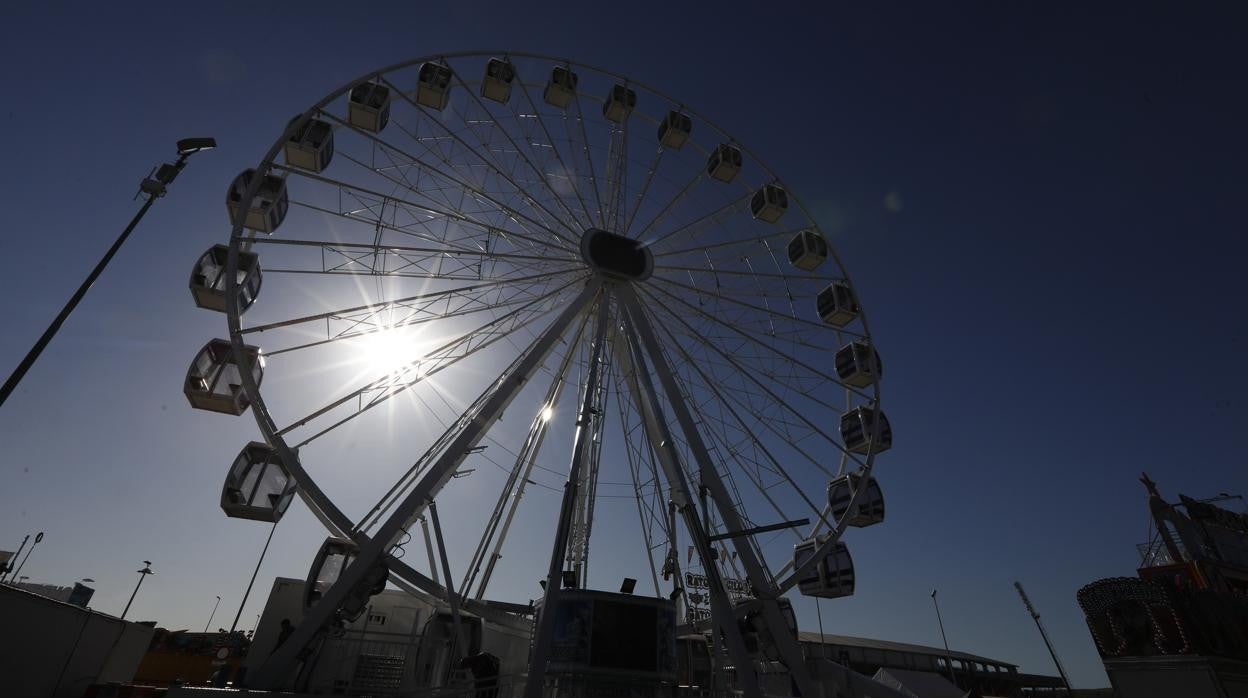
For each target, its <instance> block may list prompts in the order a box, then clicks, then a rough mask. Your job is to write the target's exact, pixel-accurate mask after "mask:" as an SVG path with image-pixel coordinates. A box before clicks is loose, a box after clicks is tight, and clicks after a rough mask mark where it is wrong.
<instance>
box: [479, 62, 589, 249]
mask: <svg viewBox="0 0 1248 698" xmlns="http://www.w3.org/2000/svg"><path fill="white" fill-rule="evenodd" d="M513 70H514V67H513ZM454 76H455V79H456V80H458V81H459V84H460V85H462V86H463V88H464V91H465V92H467V93H468V95H469V96H471V97H472V99H473V101H474V102H475V103H476V105H477V107H478V108H479V109H481V111H483V112H484V113H485V114H487V115H490V116H491V117H492V114H491V112H490V110H489V108H488V107H487V106H486V105H485V103H484V102H482V101H481V98H480V97H479V96H477V93H476V92H474V91H473V90H472V89H471V88H470V87H469V85H468V83H466V82H464V80H463V78H461V77H460V76H459V73H458V72H455V73H454ZM515 82H520V75H519V73H518V72H517V73H516V76H515ZM526 94H527V93H526ZM512 113H513V114H514V112H512ZM534 113H535V114H536V109H535V110H534ZM539 118H540V117H539ZM517 121H519V120H518V119H517ZM490 125H491V127H492V129H496V130H497V131H498V132H499V133H501V134H502V135H503V137H504V138H505V139H506V140H507V143H508V144H509V145H511V147H512V149H513V150H514V151H515V153H516V155H517V156H519V157H520V159H521V160H522V161H523V162H524V164H526V165H528V168H529V170H530V171H531V172H533V174H534V175H536V177H537V179H538V181H540V182H541V183H542V185H543V186H544V187H545V189H546V191H547V192H548V193H549V194H550V195H551V197H552V198H553V199H554V200H555V201H557V202H559V205H560V206H562V207H563V211H564V213H566V214H567V216H568V218H567V219H566V221H564V219H561V218H560V217H559V216H557V215H556V214H555V213H554V212H552V211H550V209H547V208H546V207H545V206H541V204H540V202H538V201H537V199H536V197H532V196H531V195H529V194H528V192H527V191H526V192H525V196H529V198H531V199H532V200H533V202H534V204H535V205H537V206H540V207H541V208H542V210H544V211H546V213H547V214H549V215H550V216H552V217H553V218H554V219H555V220H559V221H561V222H563V223H564V227H566V228H567V229H568V231H569V232H571V233H572V234H573V235H579V234H580V232H581V231H578V230H576V229H575V228H574V227H573V226H571V225H569V224H568V223H567V221H575V220H576V216H575V214H573V213H572V209H571V208H569V207H568V205H567V202H565V201H564V200H563V197H561V196H559V195H558V194H557V193H556V192H555V190H554V189H553V188H552V187H551V186H550V182H548V181H546V176H545V174H544V173H543V171H542V170H541V169H539V168H538V167H537V165H535V164H534V163H533V161H532V160H530V159H529V157H528V156H527V155H526V154H525V152H524V149H523V148H521V147H520V145H519V144H518V143H516V140H515V139H514V138H513V137H512V135H511V134H510V133H509V132H508V131H507V129H506V128H505V127H503V125H502V123H501V122H500V121H499V120H498V119H494V118H491V119H490ZM552 146H553V144H552Z"/></svg>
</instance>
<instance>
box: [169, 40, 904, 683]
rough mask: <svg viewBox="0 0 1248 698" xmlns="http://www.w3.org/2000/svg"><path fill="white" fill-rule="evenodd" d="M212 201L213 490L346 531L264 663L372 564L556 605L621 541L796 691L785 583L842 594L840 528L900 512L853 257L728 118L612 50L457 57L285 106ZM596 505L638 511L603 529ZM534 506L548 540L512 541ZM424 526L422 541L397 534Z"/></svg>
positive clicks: (337, 617)
mask: <svg viewBox="0 0 1248 698" xmlns="http://www.w3.org/2000/svg"><path fill="white" fill-rule="evenodd" d="M226 203H227V208H228V212H229V216H230V222H231V223H232V224H233V229H232V232H231V235H230V238H229V241H228V244H220V245H215V246H213V247H212V248H210V249H209V250H208V251H207V252H205V253H204V254H203V255H202V257H201V258H200V259H199V260H198V261H197V262H196V264H195V266H194V269H193V271H192V276H191V282H190V286H191V291H192V295H193V296H194V298H195V301H196V303H197V305H199V306H200V307H203V308H207V309H211V310H215V311H218V312H221V313H223V314H224V315H225V318H226V321H227V328H228V334H227V335H225V336H224V337H223V338H221V339H215V340H212V341H211V342H209V343H208V344H207V345H205V346H204V348H203V349H202V350H201V351H200V352H199V353H198V355H197V356H196V357H195V359H194V361H193V363H192V365H191V367H190V369H189V371H188V374H187V379H186V385H185V393H186V395H187V397H188V399H189V401H190V402H191V404H192V406H194V407H197V408H201V409H205V410H210V411H215V412H219V413H224V414H230V415H241V414H242V413H243V412H245V411H246V410H247V409H248V408H250V410H251V412H252V414H253V415H254V416H255V419H256V422H257V424H258V426H259V431H260V436H261V438H260V439H258V440H257V441H255V442H252V443H250V444H247V445H245V446H243V447H242V450H241V452H240V453H239V455H238V457H237V459H236V460H235V461H234V463H233V464H232V466H231V467H230V468H229V471H228V473H227V476H226V482H225V486H224V488H223V493H222V500H221V503H222V508H223V509H225V511H226V513H227V514H229V515H230V516H235V517H241V518H250V519H256V520H262V521H269V522H274V523H276V522H277V520H278V519H280V518H281V516H282V515H283V513H284V512H285V511H286V509H287V507H288V506H289V504H290V503H291V501H292V500H293V498H294V497H295V496H296V495H297V496H298V497H299V498H300V499H301V500H302V501H303V502H304V503H305V504H306V505H307V506H308V508H309V509H310V510H311V511H312V513H313V514H314V515H315V516H316V517H317V518H318V519H319V520H320V521H321V522H323V523H324V525H325V526H326V528H327V529H328V530H329V533H330V538H329V539H328V540H327V541H326V543H325V545H324V546H323V547H322V548H321V550H320V552H319V553H318V555H317V558H316V560H315V562H314V564H313V569H312V573H311V574H310V576H309V584H308V586H307V590H306V593H307V613H306V616H305V619H304V622H303V623H302V624H301V625H300V626H299V627H298V629H297V630H296V632H295V634H294V635H292V636H291V638H290V640H289V641H288V642H286V643H285V644H284V645H283V646H282V647H281V648H280V649H279V650H277V651H276V652H275V653H274V655H273V656H272V657H271V658H270V659H269V661H268V663H267V664H266V665H265V666H264V667H263V669H262V670H261V672H259V673H258V674H256V675H255V676H254V677H253V683H256V684H257V685H260V686H261V687H263V684H265V683H266V682H267V683H269V684H275V683H276V682H277V681H278V680H279V679H278V677H280V676H281V675H282V672H283V671H284V670H285V669H286V668H287V667H288V666H289V665H290V664H291V663H293V662H294V661H296V657H297V655H298V653H299V652H300V650H301V649H302V648H303V647H304V646H306V645H308V644H309V643H310V642H312V641H314V640H315V638H316V636H317V633H319V632H322V631H323V629H324V628H326V627H330V626H332V624H333V623H335V622H340V621H342V620H343V619H348V620H349V619H351V618H353V617H355V616H358V615H359V614H360V612H361V611H362V609H363V608H364V607H365V604H366V603H367V601H368V598H369V596H370V595H371V594H374V593H376V592H377V591H379V590H380V589H381V588H382V587H384V585H385V583H386V582H387V581H389V582H391V583H393V584H395V585H397V586H399V587H401V588H404V589H408V590H411V591H416V592H420V593H424V594H430V595H433V596H434V597H436V598H438V599H441V600H443V601H444V602H446V603H448V604H450V606H451V608H452V609H453V610H454V611H455V612H457V613H458V612H464V613H472V614H475V615H477V616H479V617H481V618H486V619H490V620H493V621H496V622H500V623H507V622H516V619H517V618H526V617H527V615H531V614H532V608H530V607H529V606H528V605H527V604H525V603H524V597H525V595H532V593H533V592H531V591H528V590H526V591H524V592H522V593H521V594H520V595H519V597H517V598H505V597H507V596H508V595H509V590H510V589H511V588H512V587H513V586H514V583H513V582H512V581H510V580H515V579H526V580H533V579H537V578H541V579H542V580H543V582H544V583H543V585H542V589H541V590H539V592H540V593H541V594H542V601H541V604H542V605H543V606H544V607H546V608H552V607H553V606H551V605H550V604H551V603H554V602H555V601H556V600H557V598H558V596H559V595H560V594H561V593H565V590H567V589H570V588H582V589H583V588H589V587H591V586H594V585H595V584H597V585H601V584H602V581H601V579H598V578H596V577H594V576H593V575H592V574H591V570H596V569H599V568H600V567H601V566H602V565H604V564H609V562H610V560H611V559H612V558H615V557H617V556H618V554H619V551H626V550H632V551H634V552H635V553H636V555H637V557H638V558H639V559H644V560H645V563H644V564H645V566H644V567H643V568H642V570H641V571H639V573H638V575H637V576H638V577H640V578H642V582H641V589H643V590H646V591H645V593H650V592H653V595H654V596H655V597H661V598H673V599H675V600H676V603H678V604H680V608H681V609H682V613H681V616H680V622H682V623H683V624H686V625H688V626H689V627H690V628H701V629H703V630H705V629H708V628H710V627H712V626H715V627H718V628H719V629H720V630H721V631H722V633H723V637H724V638H725V646H726V652H727V654H728V655H729V656H730V657H731V658H732V659H733V662H734V664H735V665H736V666H738V667H742V666H749V665H750V663H751V661H752V659H751V658H752V656H753V653H756V652H763V653H765V654H768V656H771V655H774V656H772V658H773V659H778V660H779V661H782V662H784V663H785V664H786V665H788V666H789V668H790V670H792V671H793V677H794V680H795V681H796V682H797V685H798V686H799V687H803V688H804V689H805V687H807V686H809V685H810V681H811V678H810V677H809V676H808V675H805V674H804V672H805V671H806V669H805V668H804V665H803V663H802V661H801V654H800V648H799V646H798V644H797V641H796V637H795V630H796V626H795V622H794V620H793V618H792V610H791V607H790V606H789V605H788V604H787V602H786V601H785V600H784V598H783V597H784V595H785V594H786V593H787V592H789V591H791V590H793V589H794V588H796V589H797V590H798V591H799V592H801V593H803V594H806V595H810V596H815V597H823V598H835V597H841V596H847V595H849V594H852V593H853V589H854V572H853V565H852V561H851V558H850V556H849V550H848V547H847V546H846V544H845V542H844V541H843V540H842V538H843V534H844V532H845V531H846V529H847V527H853V526H867V525H871V524H874V523H878V522H879V521H881V520H882V519H883V516H884V502H883V497H882V494H881V491H880V488H879V485H878V484H877V482H876V480H875V478H874V477H873V476H872V471H873V464H874V460H875V456H876V455H877V454H878V453H880V452H882V451H884V450H886V449H887V448H888V447H889V446H890V445H891V440H892V434H891V429H890V427H889V425H888V421H887V419H886V418H885V416H884V413H883V412H882V410H881V406H880V397H879V381H880V378H881V375H882V364H881V361H880V358H879V355H878V354H877V353H876V351H875V348H874V345H873V344H872V341H871V337H870V333H869V332H868V326H867V319H866V315H865V313H864V311H863V310H862V308H861V307H860V305H859V301H858V296H857V293H856V292H855V291H854V288H853V285H852V284H851V282H850V279H849V275H848V273H847V272H846V270H845V268H844V267H843V266H842V264H841V261H840V259H839V258H838V257H837V255H836V253H835V251H834V250H832V249H831V247H830V245H829V244H828V240H827V237H826V236H825V235H824V234H823V233H822V232H820V230H819V227H818V225H817V223H816V222H815V221H814V220H813V218H812V217H811V216H810V214H809V213H808V212H807V211H806V209H805V208H803V206H802V205H801V203H800V202H799V201H798V199H797V197H796V196H795V195H794V193H793V192H791V191H789V189H788V188H787V187H786V185H785V183H784V182H783V180H781V179H780V178H779V177H778V176H777V175H776V174H775V173H773V172H772V171H771V170H769V169H768V168H767V167H766V166H765V165H764V164H763V163H762V162H761V161H760V160H759V159H758V158H757V157H755V156H754V154H753V153H751V152H750V151H749V150H748V149H747V148H746V147H745V146H744V145H743V144H741V143H740V142H739V141H737V140H735V139H734V138H732V137H731V136H729V135H728V134H726V133H724V132H723V131H722V130H720V129H719V128H718V127H716V126H715V125H714V124H713V123H712V122H711V121H709V120H707V119H706V118H705V117H703V116H702V115H700V114H698V113H697V112H696V111H694V110H693V109H692V108H690V107H689V106H687V105H685V104H683V103H681V102H679V101H678V100H675V99H673V98H670V97H668V96H666V95H665V94H663V93H661V92H659V91H657V90H654V89H652V88H649V87H647V86H645V85H643V84H641V83H638V82H636V81H634V80H631V79H629V78H627V77H625V76H622V75H618V74H616V73H612V72H610V71H606V70H601V69H597V68H592V67H589V66H586V65H583V64H578V63H575V62H571V61H567V60H563V59H557V58H550V57H545V56H539V55H530V54H519V53H494V54H477V53H474V54H447V55H440V56H435V57H430V58H423V59H417V60H413V61H408V62H404V63H401V64H398V65H395V66H391V67H387V68H385V69H382V70H379V71H376V72H374V73H370V74H368V75H366V76H363V77H362V78H360V79H358V80H356V81H354V82H351V83H350V84H348V85H345V86H343V87H341V88H340V89H337V90H335V91H333V92H332V93H330V94H329V95H328V96H327V97H325V98H324V99H322V100H321V101H319V102H317V103H316V104H315V105H313V106H312V107H310V108H308V109H307V110H305V111H304V112H303V113H301V114H298V115H296V116H294V118H292V119H291V120H290V122H289V123H288V124H287V125H286V127H285V129H284V131H283V132H282V133H281V134H280V136H279V137H278V139H277V141H276V142H275V143H274V144H273V146H272V148H271V149H270V150H269V151H268V152H267V153H266V154H265V155H264V157H263V159H262V160H261V161H260V162H259V164H257V165H256V166H255V167H254V168H251V169H247V170H246V171H244V172H243V173H241V174H240V175H239V176H238V177H237V178H236V179H235V180H234V181H233V182H232V183H231V184H230V186H229V188H228V191H227V195H226ZM262 280H263V284H262ZM608 501H612V502H616V501H618V502H626V503H629V505H630V507H631V508H632V509H635V511H634V512H633V513H632V514H631V517H632V518H631V521H632V524H630V525H629V526H628V527H622V526H619V525H616V524H614V523H613V525H612V526H611V528H610V529H609V530H605V531H604V530H602V527H601V526H600V527H599V528H598V529H595V527H594V522H595V520H596V519H598V518H601V517H602V506H605V505H604V504H603V502H608ZM439 502H454V503H455V506H456V509H457V512H458V514H459V516H460V520H461V521H462V520H464V519H463V508H464V506H465V505H466V504H468V505H470V508H471V510H472V512H475V513H474V514H473V516H475V518H476V523H475V529H474V526H471V525H470V526H465V525H457V526H455V527H454V530H450V529H448V528H444V527H443V526H442V525H441V522H440V518H439V514H438V508H437V507H438V503H439ZM530 508H536V509H537V511H535V512H534V511H530V510H529V509H530ZM443 515H444V516H445V512H444V514H443ZM470 518H471V517H470ZM613 521H614V520H613ZM517 522H520V523H519V525H513V524H517ZM534 522H541V523H540V526H543V527H544V528H543V530H542V531H541V535H540V536H539V538H540V539H541V540H544V541H545V542H544V547H545V550H549V551H550V553H549V555H548V556H545V553H543V555H544V557H542V558H541V559H535V558H534V556H533V555H531V554H527V555H512V556H508V555H507V554H506V553H507V552H508V550H509V547H508V542H509V538H514V537H515V536H516V535H517V531H518V530H520V529H521V528H522V527H524V526H530V527H531V526H533V525H538V524H535V523H534ZM429 523H432V524H433V527H434V529H435V533H436V538H437V541H438V549H439V551H440V553H441V555H440V557H441V559H440V560H439V559H437V557H438V556H435V555H434V553H433V547H432V544H430V548H429V560H428V566H425V565H423V564H421V563H420V562H417V559H418V558H419V557H420V556H416V555H411V554H406V553H410V548H411V547H412V546H411V545H410V540H411V538H412V536H413V533H412V530H413V527H416V526H420V527H422V528H424V529H425V530H424V535H425V539H426V540H428V539H429V538H428V529H427V526H428V524H429ZM470 529H474V530H470ZM552 543H553V545H552ZM405 546H406V548H405ZM448 549H450V550H451V551H452V552H453V553H454V555H453V556H452V557H455V558H456V559H457V560H458V561H459V563H460V564H459V566H458V567H459V568H458V569H453V568H452V565H451V564H450V563H449V562H448V559H449V558H448V555H447V551H448ZM604 551H607V552H605V553H604ZM591 553H592V554H591ZM603 560H606V561H607V562H605V563H604V562H602V561H603ZM591 565H592V566H591ZM526 566H527V567H526ZM500 580H504V581H501V582H500ZM630 592H631V589H630ZM511 596H513V597H514V596H515V594H511ZM553 615H554V614H550V613H548V614H538V617H537V621H536V622H535V623H534V624H533V631H532V632H533V654H532V660H531V666H530V668H529V678H530V687H531V686H532V685H534V684H536V685H538V687H539V688H538V689H535V690H540V683H541V679H540V677H541V676H542V675H543V672H544V671H545V667H546V659H547V655H546V653H547V652H548V651H549V644H550V633H551V632H552V630H551V625H550V624H551V623H552V622H553V620H551V619H552V618H553ZM525 622H528V621H525ZM751 633H756V634H759V635H761V636H762V637H764V638H765V641H764V642H763V643H762V645H764V646H763V647H762V648H761V649H759V647H758V646H759V643H758V642H757V641H756V640H757V638H754V640H755V641H753V642H751V638H750V637H747V636H748V635H750V634H751ZM743 673H744V674H747V676H742V677H740V680H741V681H742V682H743V684H742V685H743V686H745V687H746V689H747V691H748V689H749V687H750V686H751V685H752V683H751V682H754V681H755V679H754V678H753V677H751V676H748V674H750V672H743ZM755 689H757V686H756V685H755ZM803 693H804V694H805V695H817V694H816V693H813V692H811V693H806V692H805V690H803ZM529 695H536V694H534V693H529Z"/></svg>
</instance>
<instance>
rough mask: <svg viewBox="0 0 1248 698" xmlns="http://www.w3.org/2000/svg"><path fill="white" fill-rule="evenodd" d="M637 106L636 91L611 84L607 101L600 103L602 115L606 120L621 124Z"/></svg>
mask: <svg viewBox="0 0 1248 698" xmlns="http://www.w3.org/2000/svg"><path fill="white" fill-rule="evenodd" d="M636 106H637V93H636V92H633V91H632V90H630V89H628V88H627V87H625V86H623V85H612V86H611V92H610V94H608V95H607V101H605V102H603V103H602V115H603V116H605V117H607V120H608V121H614V122H615V123H617V124H622V123H624V121H625V120H626V119H628V115H629V114H632V113H633V108H634V107H636Z"/></svg>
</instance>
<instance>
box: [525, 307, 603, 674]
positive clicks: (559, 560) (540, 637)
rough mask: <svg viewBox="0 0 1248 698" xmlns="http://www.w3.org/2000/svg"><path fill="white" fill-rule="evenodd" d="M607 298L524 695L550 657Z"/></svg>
mask: <svg viewBox="0 0 1248 698" xmlns="http://www.w3.org/2000/svg"><path fill="white" fill-rule="evenodd" d="M609 305H610V299H609V298H608V294H606V293H604V294H603V295H602V297H601V298H599V300H598V319H597V321H596V325H597V327H596V329H595V336H594V348H593V357H592V358H591V359H590V362H589V372H588V373H587V375H586V378H585V395H584V397H583V398H582V400H581V409H580V411H579V412H578V413H577V416H576V436H575V437H574V438H573V443H572V464H571V466H570V467H569V468H568V479H567V482H565V483H563V501H562V503H561V504H560V506H559V524H558V527H557V528H556V529H555V544H554V548H553V549H552V551H551V553H550V568H549V570H548V571H547V573H546V589H545V593H544V594H543V596H542V610H541V613H540V614H539V615H538V620H537V632H536V634H535V636H534V638H533V660H532V662H531V663H530V665H529V677H528V679H527V681H526V682H525V684H524V695H525V698H541V697H542V691H543V689H544V688H545V684H546V660H547V658H548V657H549V656H550V643H551V640H552V638H553V637H554V632H555V612H554V607H555V604H557V603H559V586H560V578H561V577H562V572H563V563H564V560H565V556H566V554H567V549H568V534H569V533H570V532H571V530H572V525H573V521H572V517H573V514H574V513H575V512H574V509H575V508H576V499H577V497H576V495H577V489H578V488H579V486H580V484H581V482H580V481H581V467H582V465H583V463H584V455H585V452H586V451H587V450H588V449H587V448H586V445H587V444H586V441H587V440H588V439H589V438H592V436H593V422H594V414H593V412H594V402H595V397H596V396H597V393H598V381H599V380H600V379H601V377H602V359H603V356H602V354H603V341H604V340H605V339H606V335H607V324H608V319H609V318H608V313H607V310H608V306H609Z"/></svg>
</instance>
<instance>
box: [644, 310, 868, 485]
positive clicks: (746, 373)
mask: <svg viewBox="0 0 1248 698" xmlns="http://www.w3.org/2000/svg"><path fill="white" fill-rule="evenodd" d="M668 316H669V317H670V318H671V319H673V320H675V321H676V322H677V323H680V324H682V325H684V326H685V327H686V329H688V331H689V333H690V334H689V336H691V337H699V336H700V335H699V334H698V332H696V331H695V330H694V329H693V328H692V327H690V326H689V325H688V323H686V322H685V321H684V319H683V318H681V317H680V316H679V315H677V314H674V313H670V312H669V313H668ZM703 346H706V347H708V348H710V349H713V350H714V352H715V353H716V354H718V355H719V356H720V357H722V358H723V359H724V360H726V361H727V362H728V363H729V364H731V365H732V366H733V368H735V369H736V371H737V372H739V375H740V376H741V377H743V378H745V379H746V380H748V381H749V382H750V383H752V384H754V385H755V386H756V387H757V388H758V389H759V390H761V391H762V392H763V393H765V394H766V395H767V396H768V397H770V398H771V400H772V404H774V405H776V406H779V407H781V408H783V409H784V411H785V412H787V413H789V414H790V415H792V416H793V417H796V418H797V419H798V420H799V421H800V422H802V423H803V424H805V425H806V426H807V427H808V428H809V429H810V430H811V431H813V432H814V433H816V434H818V435H819V436H821V437H823V439H824V440H825V441H827V442H828V443H829V444H831V445H832V446H833V447H835V448H836V449H837V450H839V451H840V452H841V453H843V454H844V455H845V456H846V457H847V458H849V459H850V460H852V461H854V462H856V463H858V464H859V465H862V464H863V463H862V462H861V461H860V460H859V459H858V458H857V456H856V455H855V454H852V453H850V452H849V451H848V450H846V449H845V447H844V446H842V445H841V444H840V442H839V441H838V440H837V439H836V438H834V437H833V436H832V435H831V434H829V433H828V432H827V431H825V430H824V429H823V428H822V427H820V426H819V425H817V424H815V423H814V422H812V421H811V420H810V419H809V418H808V417H807V416H806V415H805V414H803V411H802V410H799V409H797V408H795V407H793V406H791V405H789V403H788V402H787V401H786V400H784V399H783V398H781V397H780V396H779V395H777V394H776V393H775V391H774V390H772V389H771V388H770V387H769V386H767V385H766V384H764V383H763V382H762V381H760V380H759V379H758V378H756V377H755V376H754V371H752V370H750V369H749V368H748V367H745V366H742V365H741V364H740V362H738V361H737V359H736V358H735V357H733V356H732V355H731V354H730V353H728V352H726V351H724V350H723V349H721V348H720V347H718V346H715V345H713V344H709V343H706V344H704V345H703ZM806 397H807V398H808V399H811V400H813V401H814V402H816V403H817V404H821V405H823V406H824V407H826V408H828V409H831V410H835V411H838V412H839V411H840V410H839V409H838V408H835V407H833V406H831V405H829V404H827V403H824V402H823V401H821V400H818V399H816V398H813V397H811V396H806ZM758 417H759V421H760V423H762V424H763V425H764V426H767V425H768V424H769V422H770V420H769V419H766V418H764V417H762V416H761V415H758ZM772 419H774V417H773V418H772ZM794 446H796V444H794ZM819 467H820V468H821V469H823V470H825V471H826V470H827V469H826V468H823V466H819ZM827 472H828V475H830V476H834V473H832V472H831V471H827Z"/></svg>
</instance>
